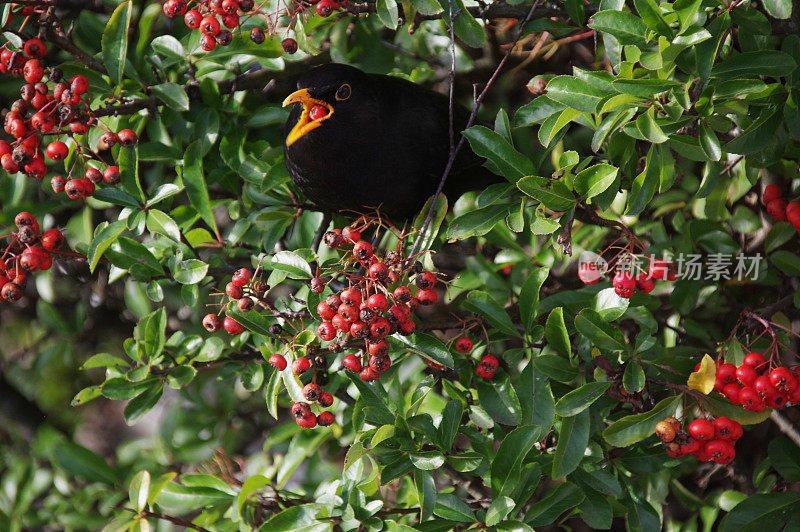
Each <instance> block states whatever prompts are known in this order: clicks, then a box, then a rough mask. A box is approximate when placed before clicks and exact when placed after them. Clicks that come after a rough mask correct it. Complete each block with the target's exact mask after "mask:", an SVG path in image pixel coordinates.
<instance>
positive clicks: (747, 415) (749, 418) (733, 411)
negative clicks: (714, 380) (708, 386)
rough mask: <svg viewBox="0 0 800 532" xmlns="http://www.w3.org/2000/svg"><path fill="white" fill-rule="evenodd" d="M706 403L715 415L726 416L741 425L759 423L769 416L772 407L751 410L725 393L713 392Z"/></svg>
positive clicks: (706, 399) (707, 397)
mask: <svg viewBox="0 0 800 532" xmlns="http://www.w3.org/2000/svg"><path fill="white" fill-rule="evenodd" d="M704 402H705V404H706V405H707V406H708V409H709V411H710V412H711V413H712V414H714V415H715V416H717V417H719V416H725V417H727V418H730V419H732V420H734V421H736V422H737V423H739V424H741V425H757V424H759V423H761V422H763V421H765V420H766V419H767V418H769V415H770V413H771V412H772V409H770V408H767V409H765V410H764V411H763V412H751V411H750V410H745V409H744V408H742V407H741V406H739V405H735V404H733V403H731V402H730V401H728V400H727V398H726V397H725V396H723V395H719V394H717V393H712V394H709V395H707V396H706V398H705V401H704Z"/></svg>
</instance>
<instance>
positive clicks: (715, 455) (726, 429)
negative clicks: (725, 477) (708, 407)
mask: <svg viewBox="0 0 800 532" xmlns="http://www.w3.org/2000/svg"><path fill="white" fill-rule="evenodd" d="M742 433H743V431H742V426H741V425H740V424H739V423H738V422H736V421H734V420H732V419H729V418H727V417H722V416H720V417H718V418H714V419H713V420H708V419H705V418H698V419H695V420H693V421H692V422H691V423H689V424H688V426H687V427H686V430H683V424H682V423H681V422H680V421H678V420H677V419H675V418H674V417H668V418H666V419H665V420H664V421H661V422H659V423H658V424H657V425H656V436H658V438H659V439H660V440H661V442H662V443H663V444H664V448H665V449H666V451H667V454H668V455H669V456H671V457H672V458H679V457H681V456H686V455H691V456H694V457H695V458H697V459H698V460H700V461H701V462H716V463H718V464H729V463H731V462H732V461H733V459H734V458H735V457H736V449H734V444H735V443H736V440H738V439H739V438H741V437H742Z"/></svg>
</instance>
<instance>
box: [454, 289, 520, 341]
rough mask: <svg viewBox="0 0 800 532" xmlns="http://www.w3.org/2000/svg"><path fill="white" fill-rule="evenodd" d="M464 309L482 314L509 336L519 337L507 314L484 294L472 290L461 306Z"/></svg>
mask: <svg viewBox="0 0 800 532" xmlns="http://www.w3.org/2000/svg"><path fill="white" fill-rule="evenodd" d="M463 306H464V308H465V309H467V310H469V311H471V312H475V313H477V314H482V315H483V316H484V317H485V318H486V319H487V320H488V321H489V323H491V324H492V325H493V326H495V327H497V328H498V329H500V330H501V331H503V332H504V333H506V334H508V335H511V336H519V333H518V332H517V329H516V328H514V322H512V321H511V318H510V317H509V315H508V312H506V311H505V309H504V308H503V307H502V306H500V304H499V303H498V302H497V301H495V300H494V299H492V298H491V296H490V295H489V294H487V293H486V292H482V291H480V290H472V291H471V292H470V293H469V294H468V295H467V299H466V301H465V302H464V304H463Z"/></svg>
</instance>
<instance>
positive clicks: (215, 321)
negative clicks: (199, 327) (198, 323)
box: [203, 314, 222, 333]
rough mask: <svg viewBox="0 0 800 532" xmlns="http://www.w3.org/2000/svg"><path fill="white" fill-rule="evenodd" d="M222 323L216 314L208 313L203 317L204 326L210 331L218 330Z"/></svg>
mask: <svg viewBox="0 0 800 532" xmlns="http://www.w3.org/2000/svg"><path fill="white" fill-rule="evenodd" d="M221 325H222V322H221V321H220V319H219V316H217V315H216V314H206V315H205V317H204V318H203V327H205V328H206V330H207V331H208V332H212V333H213V332H217V331H218V330H219V328H220V326H221Z"/></svg>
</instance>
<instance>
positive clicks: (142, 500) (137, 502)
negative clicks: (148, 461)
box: [128, 470, 150, 512]
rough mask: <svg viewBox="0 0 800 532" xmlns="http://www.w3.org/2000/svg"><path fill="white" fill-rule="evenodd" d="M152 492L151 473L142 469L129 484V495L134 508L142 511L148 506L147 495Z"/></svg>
mask: <svg viewBox="0 0 800 532" xmlns="http://www.w3.org/2000/svg"><path fill="white" fill-rule="evenodd" d="M149 493H150V473H149V472H148V471H147V470H142V471H139V472H138V473H136V474H135V475H134V476H133V479H131V483H130V485H129V486H128V497H129V498H130V501H131V505H132V506H133V509H134V510H136V511H137V512H141V511H142V510H144V509H145V506H147V495H148V494H149Z"/></svg>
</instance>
